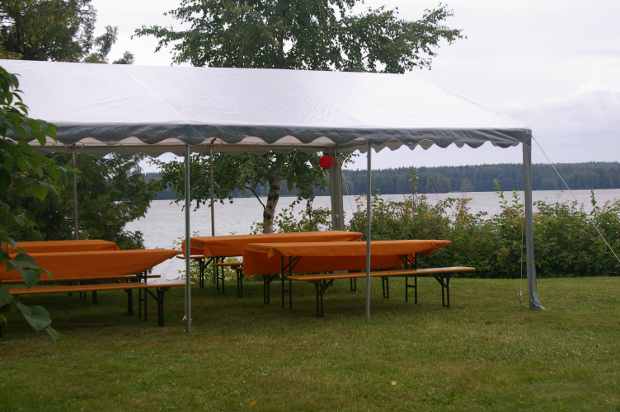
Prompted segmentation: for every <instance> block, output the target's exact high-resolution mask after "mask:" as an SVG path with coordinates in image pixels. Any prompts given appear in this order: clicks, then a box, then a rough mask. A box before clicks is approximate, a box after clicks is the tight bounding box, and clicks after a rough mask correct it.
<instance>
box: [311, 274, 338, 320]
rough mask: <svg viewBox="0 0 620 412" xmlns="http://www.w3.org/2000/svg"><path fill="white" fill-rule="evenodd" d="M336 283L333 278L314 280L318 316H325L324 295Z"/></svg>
mask: <svg viewBox="0 0 620 412" xmlns="http://www.w3.org/2000/svg"><path fill="white" fill-rule="evenodd" d="M333 283H334V281H333V280H320V281H317V282H314V288H315V290H316V316H317V317H319V318H322V317H324V316H325V305H324V304H323V297H324V296H325V292H327V289H329V287H330V286H331V285H332V284H333Z"/></svg>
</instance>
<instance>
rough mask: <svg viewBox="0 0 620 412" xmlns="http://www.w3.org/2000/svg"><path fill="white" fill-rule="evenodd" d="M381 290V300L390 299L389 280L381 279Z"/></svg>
mask: <svg viewBox="0 0 620 412" xmlns="http://www.w3.org/2000/svg"><path fill="white" fill-rule="evenodd" d="M381 289H382V290H383V299H389V298H390V278H386V277H383V278H381Z"/></svg>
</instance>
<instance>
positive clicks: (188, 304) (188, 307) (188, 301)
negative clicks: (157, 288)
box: [185, 145, 192, 333]
mask: <svg viewBox="0 0 620 412" xmlns="http://www.w3.org/2000/svg"><path fill="white" fill-rule="evenodd" d="M190 155H191V147H190V145H186V146H185V322H186V324H185V332H187V333H191V331H192V284H191V273H190V253H191V250H190V234H191V231H190V206H191V196H190V163H191V159H190Z"/></svg>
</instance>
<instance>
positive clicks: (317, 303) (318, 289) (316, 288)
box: [314, 282, 321, 317]
mask: <svg viewBox="0 0 620 412" xmlns="http://www.w3.org/2000/svg"><path fill="white" fill-rule="evenodd" d="M314 290H315V292H316V316H317V317H320V316H321V308H320V304H319V299H320V295H321V291H320V286H319V282H314Z"/></svg>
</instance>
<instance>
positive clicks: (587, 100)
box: [93, 0, 620, 168]
mask: <svg viewBox="0 0 620 412" xmlns="http://www.w3.org/2000/svg"><path fill="white" fill-rule="evenodd" d="M93 3H94V5H95V7H96V8H97V10H98V20H97V29H98V31H99V32H101V31H103V27H104V26H106V25H113V26H118V28H119V39H118V42H117V44H116V45H115V47H114V49H113V51H112V57H113V58H116V57H117V56H120V55H121V54H122V53H123V51H124V50H129V51H131V52H132V53H134V55H135V57H136V62H135V63H136V64H140V65H169V64H170V62H171V58H170V54H169V53H168V52H167V51H162V52H159V53H154V48H155V45H156V41H155V40H154V39H147V38H134V39H131V34H132V33H133V31H134V29H135V28H137V27H138V26H140V25H142V24H174V21H172V20H170V19H169V18H167V17H165V16H163V12H165V11H166V10H169V9H171V8H174V7H175V6H176V5H177V4H178V2H177V1H175V0H131V1H127V0H123V1H121V0H93ZM446 3H447V4H448V6H449V7H450V8H451V9H453V10H454V14H455V15H454V17H453V18H452V19H451V20H450V22H449V23H450V25H451V26H453V27H458V28H461V29H463V30H464V33H465V35H466V36H467V39H464V40H460V41H458V42H457V43H455V44H453V45H451V46H447V45H445V46H444V47H442V48H441V49H440V50H439V55H438V57H437V58H436V60H435V61H434V64H433V69H432V70H430V71H424V72H422V73H420V74H421V75H422V76H425V78H427V79H428V80H429V81H431V82H434V83H436V84H438V85H439V86H441V87H442V88H444V89H446V90H448V91H451V92H453V93H456V94H459V95H461V96H464V97H466V98H467V99H469V100H472V101H474V102H476V103H478V104H480V105H482V106H484V107H486V108H488V109H489V110H493V111H496V112H500V113H504V114H508V115H510V116H512V117H515V118H517V119H519V120H522V121H523V122H525V124H527V125H529V126H530V127H532V128H533V130H534V134H535V136H536V138H537V140H538V141H539V142H540V144H541V145H542V146H543V148H544V149H545V151H546V152H547V154H548V155H549V157H550V158H551V160H553V161H556V162H580V161H619V160H620V132H618V130H620V23H619V22H620V1H618V0H590V1H582V0H446ZM367 4H368V5H371V6H378V5H385V6H387V7H398V8H399V10H400V15H401V16H402V17H403V18H406V19H417V18H419V17H420V16H421V14H422V12H423V10H424V9H425V8H429V7H433V6H435V5H436V4H437V2H436V1H426V0H389V1H387V0H386V1H378V0H372V1H368V2H367ZM520 156H521V153H520V150H519V149H497V148H493V147H482V148H479V149H476V150H473V149H456V148H452V149H430V150H428V151H423V150H416V151H409V150H398V151H395V152H389V151H383V152H381V153H379V154H378V155H377V156H375V162H374V163H375V166H377V167H379V168H385V167H398V166H409V165H416V166H432V165H455V164H481V163H500V162H520ZM534 160H535V161H538V162H546V158H545V157H543V156H542V154H541V153H540V151H539V150H535V153H534ZM363 165H364V161H363V157H362V159H360V162H359V166H360V167H364V166H363Z"/></svg>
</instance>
